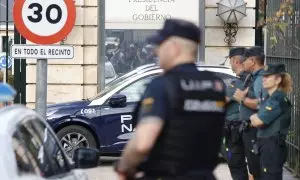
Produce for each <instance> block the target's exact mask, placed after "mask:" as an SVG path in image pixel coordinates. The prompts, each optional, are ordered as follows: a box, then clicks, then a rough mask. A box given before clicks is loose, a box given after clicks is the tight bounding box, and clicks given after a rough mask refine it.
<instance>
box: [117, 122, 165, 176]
mask: <svg viewBox="0 0 300 180" xmlns="http://www.w3.org/2000/svg"><path fill="white" fill-rule="evenodd" d="M162 127H163V120H161V119H160V118H159V117H146V118H144V119H142V120H141V123H139V124H138V126H137V128H136V132H135V135H134V137H133V138H132V139H131V140H130V141H129V143H128V144H127V146H126V148H125V150H124V152H123V155H122V158H121V160H120V162H119V167H118V168H119V170H120V171H121V172H126V173H128V174H130V175H132V174H134V173H135V172H136V167H137V166H138V165H139V164H140V163H141V162H142V161H143V160H144V159H145V158H146V157H147V155H148V154H149V152H150V150H151V149H152V148H153V146H154V144H155V142H156V140H157V137H158V136H159V134H160V132H161V130H162Z"/></svg>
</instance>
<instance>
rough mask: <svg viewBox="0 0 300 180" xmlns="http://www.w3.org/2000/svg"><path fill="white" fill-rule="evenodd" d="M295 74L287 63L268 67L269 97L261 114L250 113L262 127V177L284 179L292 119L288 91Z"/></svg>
mask: <svg viewBox="0 0 300 180" xmlns="http://www.w3.org/2000/svg"><path fill="white" fill-rule="evenodd" d="M291 84H292V82H291V76H290V75H289V74H288V73H286V72H285V66H284V65H283V64H278V65H269V66H267V67H266V68H265V72H264V77H263V87H264V88H265V89H266V90H267V91H268V97H267V98H266V99H265V100H264V101H263V103H262V104H261V107H260V109H259V111H258V113H257V114H254V115H252V116H251V117H250V120H251V124H252V126H253V127H257V128H258V133H257V137H258V142H257V145H258V151H259V153H260V162H261V179H262V180H282V168H283V164H284V162H285V160H286V156H287V148H286V144H285V139H286V135H287V133H288V129H289V126H290V123H291V103H290V101H289V99H288V98H287V95H286V93H288V92H290V91H291V89H292V87H291Z"/></svg>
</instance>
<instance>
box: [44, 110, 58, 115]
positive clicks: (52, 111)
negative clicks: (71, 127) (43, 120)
mask: <svg viewBox="0 0 300 180" xmlns="http://www.w3.org/2000/svg"><path fill="white" fill-rule="evenodd" d="M57 111H58V110H57V109H53V110H49V111H47V113H46V116H47V117H49V116H52V115H53V114H54V113H56V112H57Z"/></svg>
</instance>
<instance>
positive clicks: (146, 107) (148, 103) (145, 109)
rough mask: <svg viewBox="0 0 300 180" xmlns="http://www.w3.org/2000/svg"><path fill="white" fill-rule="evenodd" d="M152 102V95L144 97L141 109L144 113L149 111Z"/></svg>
mask: <svg viewBox="0 0 300 180" xmlns="http://www.w3.org/2000/svg"><path fill="white" fill-rule="evenodd" d="M153 103H154V99H153V98H152V97H150V98H146V99H144V100H143V101H142V111H143V112H144V113H147V112H149V111H151V109H152V105H153Z"/></svg>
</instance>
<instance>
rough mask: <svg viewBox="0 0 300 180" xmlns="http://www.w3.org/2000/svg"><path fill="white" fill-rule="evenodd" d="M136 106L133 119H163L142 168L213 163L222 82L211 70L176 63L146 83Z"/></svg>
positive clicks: (169, 169) (161, 170)
mask: <svg viewBox="0 0 300 180" xmlns="http://www.w3.org/2000/svg"><path fill="white" fill-rule="evenodd" d="M166 86H167V87H168V88H166ZM152 98H153V99H152ZM151 102H154V103H153V104H151ZM149 103H150V105H149ZM141 106H142V108H141V112H140V118H139V119H143V118H144V117H146V116H158V117H160V118H161V119H162V120H163V121H164V127H163V130H162V132H161V134H160V135H159V137H158V140H157V142H156V143H155V145H154V148H153V149H152V151H151V153H150V155H149V157H148V158H147V160H146V161H145V162H144V163H143V164H142V166H141V169H142V170H143V171H145V172H146V173H148V174H151V173H152V174H159V175H161V174H168V175H170V174H173V175H174V174H175V175H176V174H181V173H185V172H187V171H193V170H211V171H212V170H213V169H214V167H215V166H216V165H217V155H218V152H219V146H220V141H221V135H222V128H223V125H224V120H225V85H224V83H223V81H222V80H221V79H220V78H219V77H217V75H215V74H214V73H212V72H208V71H202V72H199V71H198V70H197V68H196V66H195V65H194V64H185V65H180V66H177V67H175V68H174V69H172V70H170V71H168V72H166V73H165V74H164V75H163V76H160V77H158V78H156V79H154V80H153V81H152V82H151V83H150V85H149V86H148V88H147V90H146V94H145V96H144V99H143V101H142V105H141Z"/></svg>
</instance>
